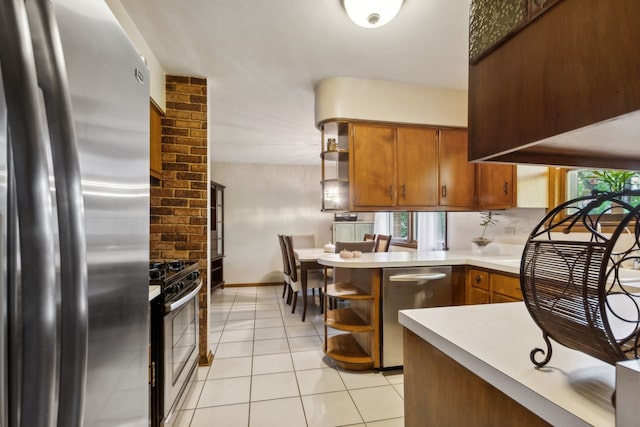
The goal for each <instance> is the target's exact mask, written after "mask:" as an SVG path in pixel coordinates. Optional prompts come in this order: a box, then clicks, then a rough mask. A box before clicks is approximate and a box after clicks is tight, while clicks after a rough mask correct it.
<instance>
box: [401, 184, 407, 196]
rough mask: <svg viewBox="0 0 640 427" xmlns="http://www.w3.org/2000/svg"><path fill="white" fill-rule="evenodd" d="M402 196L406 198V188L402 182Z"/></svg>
mask: <svg viewBox="0 0 640 427" xmlns="http://www.w3.org/2000/svg"><path fill="white" fill-rule="evenodd" d="M402 198H403V199H406V198H407V188H406V187H405V185H404V184H402Z"/></svg>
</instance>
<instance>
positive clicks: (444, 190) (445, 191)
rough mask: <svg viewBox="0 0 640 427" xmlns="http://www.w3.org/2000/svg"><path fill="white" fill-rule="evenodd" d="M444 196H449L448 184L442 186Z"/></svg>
mask: <svg viewBox="0 0 640 427" xmlns="http://www.w3.org/2000/svg"><path fill="white" fill-rule="evenodd" d="M442 197H447V186H446V185H443V186H442Z"/></svg>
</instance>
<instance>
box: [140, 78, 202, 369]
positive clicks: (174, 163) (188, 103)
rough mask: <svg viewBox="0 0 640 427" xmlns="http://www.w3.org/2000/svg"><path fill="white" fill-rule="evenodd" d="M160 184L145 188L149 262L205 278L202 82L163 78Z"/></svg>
mask: <svg viewBox="0 0 640 427" xmlns="http://www.w3.org/2000/svg"><path fill="white" fill-rule="evenodd" d="M166 92H167V109H166V110H167V111H166V114H165V116H164V117H163V118H162V180H161V181H160V182H159V185H157V186H153V187H152V188H151V242H150V243H151V244H150V259H151V260H157V261H171V260H175V259H180V260H186V261H199V262H200V274H201V277H202V281H203V283H206V280H207V278H206V276H207V270H206V267H207V189H208V183H207V81H206V79H200V78H195V77H181V76H167V80H166ZM199 304H200V363H201V364H204V363H208V362H210V360H211V353H210V351H209V346H208V320H207V319H208V309H207V286H203V288H202V291H201V292H200V295H199Z"/></svg>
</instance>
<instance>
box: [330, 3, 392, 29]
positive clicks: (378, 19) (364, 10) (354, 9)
mask: <svg viewBox="0 0 640 427" xmlns="http://www.w3.org/2000/svg"><path fill="white" fill-rule="evenodd" d="M403 1H404V0H342V4H343V5H344V9H345V10H346V11H347V15H349V18H350V19H351V20H352V21H353V23H354V24H356V25H359V26H360V27H364V28H377V27H381V26H383V25H384V24H386V23H387V22H389V21H391V20H392V19H393V18H394V17H395V16H396V15H397V14H398V11H399V10H400V7H401V6H402V2H403Z"/></svg>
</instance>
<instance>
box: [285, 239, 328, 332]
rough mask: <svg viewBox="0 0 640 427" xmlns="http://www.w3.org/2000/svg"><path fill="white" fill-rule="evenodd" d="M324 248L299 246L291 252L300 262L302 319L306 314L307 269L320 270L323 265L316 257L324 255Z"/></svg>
mask: <svg viewBox="0 0 640 427" xmlns="http://www.w3.org/2000/svg"><path fill="white" fill-rule="evenodd" d="M326 253H327V252H325V250H324V248H299V249H294V250H293V254H294V255H295V257H296V259H297V260H298V262H299V263H300V286H301V288H302V321H303V322H304V320H305V317H306V315H307V274H308V271H309V270H320V269H323V268H324V267H323V266H322V265H320V264H319V263H318V258H320V257H321V256H322V255H325V254H326Z"/></svg>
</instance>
